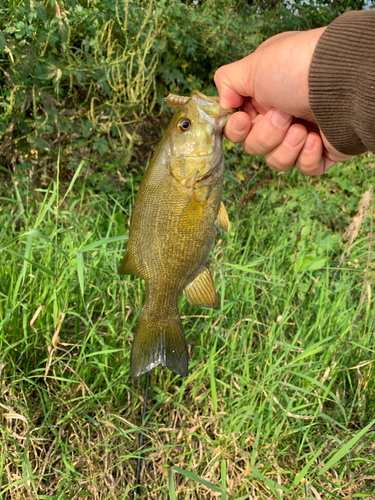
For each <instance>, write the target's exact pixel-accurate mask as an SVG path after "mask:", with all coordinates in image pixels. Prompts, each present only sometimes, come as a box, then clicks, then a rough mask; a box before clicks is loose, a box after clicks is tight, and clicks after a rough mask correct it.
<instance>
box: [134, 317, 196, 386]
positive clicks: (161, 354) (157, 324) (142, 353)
mask: <svg viewBox="0 0 375 500" xmlns="http://www.w3.org/2000/svg"><path fill="white" fill-rule="evenodd" d="M157 366H165V367H166V368H168V370H171V371H172V372H174V373H177V374H179V375H181V376H182V377H187V375H188V351H187V345H186V341H185V334H184V329H183V326H182V322H181V318H180V317H179V316H174V317H171V318H163V319H162V318H160V317H158V316H155V315H149V314H147V313H146V311H145V310H144V309H143V310H142V312H141V316H140V318H139V321H138V325H137V329H136V332H135V337H134V341H133V346H132V352H131V358H130V372H131V375H132V377H134V378H135V377H139V376H141V375H143V374H144V373H147V372H149V371H150V370H152V369H153V368H156V367H157Z"/></svg>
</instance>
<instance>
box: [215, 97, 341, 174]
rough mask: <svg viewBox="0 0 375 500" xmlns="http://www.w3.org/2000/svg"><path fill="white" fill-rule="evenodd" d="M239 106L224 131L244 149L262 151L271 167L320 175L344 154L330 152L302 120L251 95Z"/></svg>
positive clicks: (320, 138)
mask: <svg viewBox="0 0 375 500" xmlns="http://www.w3.org/2000/svg"><path fill="white" fill-rule="evenodd" d="M242 109H243V110H244V111H239V112H237V113H234V114H233V115H232V116H231V117H230V119H229V120H228V123H227V124H226V127H225V129H224V132H225V135H226V137H228V139H229V140H231V141H232V142H242V145H243V148H244V149H245V151H246V152H247V153H249V154H251V155H256V156H259V155H264V157H265V160H266V163H267V165H268V166H269V167H270V168H271V169H272V170H275V171H277V172H281V171H287V170H291V169H292V168H293V167H294V166H296V167H297V168H298V170H299V171H300V172H301V173H302V174H304V175H321V174H323V173H325V172H327V170H329V169H330V168H331V167H332V166H333V165H335V164H336V163H337V162H338V161H343V160H345V159H347V158H348V157H345V156H344V155H341V153H339V152H336V151H334V154H330V153H329V152H328V151H327V149H326V148H325V146H324V144H323V141H322V137H321V136H320V135H319V134H318V133H316V132H309V131H308V130H307V128H306V126H305V125H304V124H303V123H292V120H293V117H292V116H291V115H289V114H287V113H285V112H283V111H280V110H277V109H275V108H271V109H268V108H263V107H262V106H260V105H258V103H257V102H256V101H255V100H254V99H252V100H251V101H250V100H249V99H246V100H245V102H244V104H243V106H242ZM263 113H264V114H263Z"/></svg>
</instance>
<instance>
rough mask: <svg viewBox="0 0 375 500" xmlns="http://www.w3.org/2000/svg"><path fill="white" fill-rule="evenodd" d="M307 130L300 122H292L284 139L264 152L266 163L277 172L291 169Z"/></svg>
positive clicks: (304, 140)
mask: <svg viewBox="0 0 375 500" xmlns="http://www.w3.org/2000/svg"><path fill="white" fill-rule="evenodd" d="M306 138H307V130H306V127H305V126H304V125H301V124H300V123H295V124H293V125H292V126H291V127H290V128H289V130H288V131H287V133H286V135H285V137H284V140H283V141H282V142H281V143H280V144H279V145H278V146H276V147H275V148H274V149H273V150H272V151H270V152H269V153H267V154H265V160H266V163H267V165H268V166H269V167H270V168H272V170H276V171H277V172H280V171H286V170H291V169H292V168H293V167H294V165H295V164H296V162H297V160H298V157H299V155H300V153H301V150H302V148H303V147H304V144H305V142H306Z"/></svg>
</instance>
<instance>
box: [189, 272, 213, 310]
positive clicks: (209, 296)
mask: <svg viewBox="0 0 375 500" xmlns="http://www.w3.org/2000/svg"><path fill="white" fill-rule="evenodd" d="M184 295H185V297H186V298H187V300H188V301H189V302H190V303H191V304H194V305H197V306H202V307H215V306H216V290H215V285H214V281H213V279H212V276H211V273H210V270H209V269H208V267H206V269H205V270H204V271H203V273H201V274H199V275H198V276H197V277H196V278H195V280H194V281H192V282H191V283H190V284H189V285H188V286H187V287H186V288H185V290H184Z"/></svg>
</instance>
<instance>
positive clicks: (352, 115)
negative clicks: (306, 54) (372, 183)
mask: <svg viewBox="0 0 375 500" xmlns="http://www.w3.org/2000/svg"><path fill="white" fill-rule="evenodd" d="M309 100H310V106H311V109H312V111H313V113H314V116H315V118H316V120H317V122H318V124H319V126H320V128H321V130H322V131H323V133H324V135H325V136H326V138H327V139H328V141H329V142H330V143H331V144H332V145H333V146H334V147H335V148H336V149H337V150H338V151H340V152H341V153H345V154H348V155H353V154H359V153H363V152H365V151H373V152H375V9H374V10H370V11H366V12H358V11H352V12H347V13H346V14H343V15H342V16H340V17H339V18H337V19H336V20H335V21H334V22H333V23H332V24H330V25H329V26H328V28H327V29H326V30H325V31H324V33H323V35H322V36H321V38H320V40H319V42H318V45H317V47H316V49H315V52H314V56H313V60H312V63H311V67H310V73H309Z"/></svg>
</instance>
